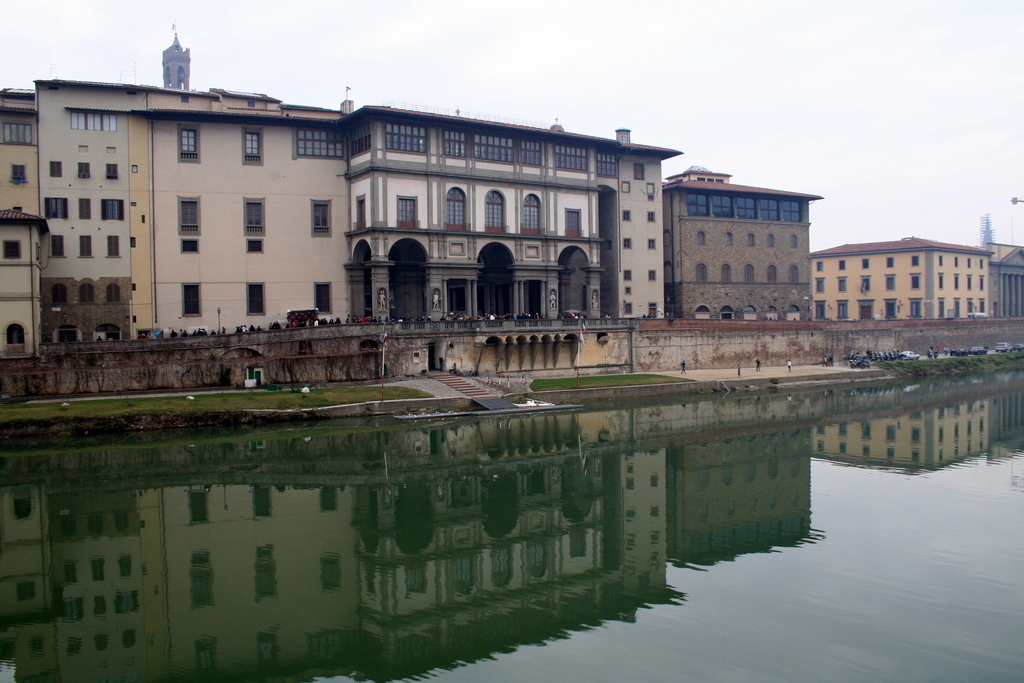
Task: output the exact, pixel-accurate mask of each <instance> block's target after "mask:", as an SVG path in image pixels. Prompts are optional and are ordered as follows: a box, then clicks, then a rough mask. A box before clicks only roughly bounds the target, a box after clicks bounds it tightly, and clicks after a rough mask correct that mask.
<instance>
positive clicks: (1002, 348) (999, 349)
mask: <svg viewBox="0 0 1024 683" xmlns="http://www.w3.org/2000/svg"><path fill="white" fill-rule="evenodd" d="M1012 348H1013V346H1012V345H1011V344H1010V342H998V343H997V344H996V353H1006V352H1007V351H1009V350H1010V349H1012Z"/></svg>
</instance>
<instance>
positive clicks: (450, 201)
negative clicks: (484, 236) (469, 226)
mask: <svg viewBox="0 0 1024 683" xmlns="http://www.w3.org/2000/svg"><path fill="white" fill-rule="evenodd" d="M444 227H445V228H447V229H448V230H465V229H466V194H465V193H464V192H463V191H462V190H460V189H459V188H457V187H453V188H452V189H450V190H448V196H447V197H446V198H445V205H444Z"/></svg>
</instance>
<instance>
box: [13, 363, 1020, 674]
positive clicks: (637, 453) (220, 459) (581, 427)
mask: <svg viewBox="0 0 1024 683" xmlns="http://www.w3.org/2000/svg"><path fill="white" fill-rule="evenodd" d="M1021 379H1022V378H1021V377H1020V376H1018V375H998V376H991V377H986V378H983V379H975V380H970V381H960V382H955V383H954V382H931V383H927V384H918V385H907V384H901V385H863V386H857V387H851V386H849V385H844V386H843V387H836V388H828V389H821V388H815V389H806V390H802V391H793V392H792V393H770V394H762V395H751V394H745V395H743V396H738V395H736V394H730V395H726V396H716V397H708V398H704V399H701V400H692V399H687V402H686V403H682V404H681V403H632V404H630V405H628V406H619V405H614V404H609V405H606V406H601V407H599V408H594V409H588V410H587V411H585V412H580V413H565V414H549V415H537V416H532V417H519V418H507V417H503V418H482V419H478V420H461V419H453V420H448V421H437V422H434V423H429V424H408V423H399V421H397V420H392V419H387V420H378V421H375V422H337V423H327V424H316V425H313V426H309V427H307V426H303V427H300V428H290V429H274V430H256V429H246V430H223V431H219V430H209V431H197V432H189V433H182V432H167V433H159V434H145V435H126V436H119V437H106V438H93V439H88V438H86V439H75V440H69V439H65V440H39V441H32V442H28V441H25V442H16V443H15V442H8V443H6V444H4V445H3V446H2V447H0V448H2V449H3V451H4V453H5V456H6V457H3V458H0V681H18V683H26V682H31V683H41V682H51V681H52V682H58V681H60V682H62V683H68V682H72V681H83V682H84V681H89V682H93V681H139V682H150V681H193V680H217V681H268V682H269V681H313V680H318V681H319V680H324V681H363V680H374V681H389V680H400V679H417V680H419V679H425V678H436V679H439V680H442V681H480V680H486V681H509V682H511V681H523V680H527V681H558V682H559V683H565V682H569V681H605V680H643V681H679V680H692V681H729V682H732V681H968V680H969V681H972V682H977V681H1019V680H1022V674H1021V671H1024V646H1022V643H1021V634H1024V571H1022V570H1024V393H1022V391H1021V389H1020V387H1021V386H1022V383H1021Z"/></svg>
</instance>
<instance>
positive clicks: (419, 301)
mask: <svg viewBox="0 0 1024 683" xmlns="http://www.w3.org/2000/svg"><path fill="white" fill-rule="evenodd" d="M388 260H389V261H391V267H390V268H388V289H389V290H390V291H391V300H390V301H389V302H388V309H389V311H390V312H389V315H390V316H391V317H392V318H402V319H404V320H409V319H412V318H416V317H419V316H421V315H427V314H428V308H427V298H426V296H427V251H426V249H424V248H423V245H422V244H420V243H419V242H417V241H416V240H414V239H412V238H411V237H407V238H405V239H400V240H398V241H397V242H395V243H394V245H392V247H391V250H390V251H388Z"/></svg>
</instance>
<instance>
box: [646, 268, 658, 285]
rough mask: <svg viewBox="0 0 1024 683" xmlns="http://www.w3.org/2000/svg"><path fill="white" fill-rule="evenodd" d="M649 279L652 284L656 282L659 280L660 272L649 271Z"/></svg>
mask: <svg viewBox="0 0 1024 683" xmlns="http://www.w3.org/2000/svg"><path fill="white" fill-rule="evenodd" d="M647 279H648V280H649V281H650V282H656V281H657V280H658V271H656V270H648V271H647Z"/></svg>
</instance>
